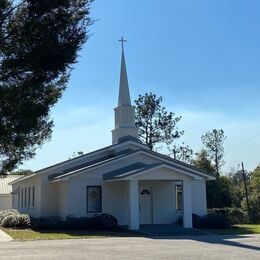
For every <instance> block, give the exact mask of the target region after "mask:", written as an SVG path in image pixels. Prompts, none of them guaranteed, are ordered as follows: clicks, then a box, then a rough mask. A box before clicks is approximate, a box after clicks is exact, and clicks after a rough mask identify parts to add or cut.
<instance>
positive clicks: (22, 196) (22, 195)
mask: <svg viewBox="0 0 260 260" xmlns="http://www.w3.org/2000/svg"><path fill="white" fill-rule="evenodd" d="M21 191H22V196H21V207H22V208H23V201H24V200H23V189H21Z"/></svg>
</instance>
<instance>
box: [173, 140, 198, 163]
mask: <svg viewBox="0 0 260 260" xmlns="http://www.w3.org/2000/svg"><path fill="white" fill-rule="evenodd" d="M168 149H169V151H170V152H171V154H173V158H174V159H176V160H179V161H182V162H186V163H191V162H192V156H193V150H192V149H191V148H190V147H189V146H188V145H185V144H184V143H182V144H181V145H174V146H173V147H168Z"/></svg>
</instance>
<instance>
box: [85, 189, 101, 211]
mask: <svg viewBox="0 0 260 260" xmlns="http://www.w3.org/2000/svg"><path fill="white" fill-rule="evenodd" d="M89 188H99V189H100V211H89V207H88V189H89ZM86 193H87V194H86V200H87V201H86V206H87V213H102V206H103V205H102V185H87V187H86Z"/></svg>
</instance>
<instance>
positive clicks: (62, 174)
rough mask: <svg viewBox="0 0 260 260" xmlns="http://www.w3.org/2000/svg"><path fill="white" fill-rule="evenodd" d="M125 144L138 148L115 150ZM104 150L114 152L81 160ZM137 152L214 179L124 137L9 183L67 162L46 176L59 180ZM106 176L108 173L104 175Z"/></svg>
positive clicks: (207, 174)
mask: <svg viewBox="0 0 260 260" xmlns="http://www.w3.org/2000/svg"><path fill="white" fill-rule="evenodd" d="M127 144H133V145H135V146H136V147H137V148H139V149H136V150H133V149H129V148H127V149H124V150H120V151H119V152H116V148H119V147H124V145H125V146H127ZM106 150H108V151H114V152H111V153H110V154H105V153H104V155H103V156H101V157H99V158H95V159H93V160H90V161H86V162H84V161H83V160H82V159H84V158H86V159H87V158H88V156H91V155H94V154H98V153H102V152H105V151H106ZM138 154H140V155H142V154H143V155H147V156H150V157H152V158H155V159H159V160H160V164H161V165H162V164H163V165H164V166H167V167H173V168H175V169H176V170H178V171H182V172H185V171H186V172H187V174H190V175H195V176H196V175H197V176H200V177H203V178H206V179H208V180H214V179H215V176H214V175H213V174H211V173H207V172H204V171H202V170H200V169H198V168H196V167H194V166H192V165H190V164H187V163H184V162H181V161H178V160H175V159H173V158H171V157H169V156H167V155H163V154H160V153H158V152H154V151H151V150H149V149H148V148H147V147H146V146H145V145H143V144H140V143H138V142H135V141H133V140H131V139H130V140H129V139H126V140H124V141H123V142H121V143H119V144H115V145H110V146H107V147H105V148H102V149H99V150H96V151H93V152H91V153H88V154H84V155H82V156H79V157H76V158H73V159H70V160H67V161H64V162H61V163H58V164H55V165H52V166H49V167H47V168H43V169H41V170H39V171H37V172H35V173H34V174H32V175H29V176H25V177H24V178H21V179H19V180H14V181H12V183H11V184H13V183H16V182H20V181H22V180H24V179H27V178H31V177H33V176H36V175H40V174H41V173H43V172H46V171H47V170H48V169H52V170H53V169H55V167H56V166H59V165H64V164H66V163H68V167H66V168H64V170H61V171H57V172H56V173H55V172H54V173H52V174H50V175H49V176H48V178H49V180H50V181H59V180H61V179H64V178H70V177H71V176H75V175H78V174H81V173H82V172H83V171H84V172H85V171H89V170H91V169H95V168H97V167H101V166H104V165H107V164H110V163H114V162H116V161H119V160H123V159H128V158H129V159H130V158H131V157H132V156H134V155H138ZM76 160H79V164H76V165H74V166H70V165H69V162H71V161H73V162H75V161H76ZM82 161H83V162H82ZM157 165H158V164H157ZM69 166H70V167H69ZM132 166H133V165H129V167H130V170H131V167H132ZM137 166H138V167H137ZM135 167H137V168H136V169H133V170H134V171H141V168H142V167H145V169H143V170H146V169H148V168H150V167H155V164H152V165H149V166H148V165H145V164H142V163H141V162H137V163H135ZM118 171H119V172H120V171H125V173H126V172H128V169H118ZM105 174H108V173H105ZM109 174H111V175H116V172H113V173H109ZM106 176H108V175H106ZM105 178H106V177H105V176H104V179H105Z"/></svg>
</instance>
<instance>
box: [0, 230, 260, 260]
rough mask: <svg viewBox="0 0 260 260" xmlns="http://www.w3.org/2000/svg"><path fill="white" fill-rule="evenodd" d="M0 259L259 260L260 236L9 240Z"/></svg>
mask: <svg viewBox="0 0 260 260" xmlns="http://www.w3.org/2000/svg"><path fill="white" fill-rule="evenodd" d="M0 259H4V260H6V259H7V260H9V259H48V260H51V259H102V260H103V259H221V260H224V259H229V260H231V259H236V260H239V259H260V235H247V236H236V237H231V236H212V235H211V236H193V237H178V238H177V237H175V238H174V239H173V238H172V239H171V238H165V237H164V238H161V239H160V238H157V239H150V238H142V237H127V238H126V237H125V238H101V239H78V240H77V239H75V240H52V241H30V242H18V241H11V242H3V243H0Z"/></svg>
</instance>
